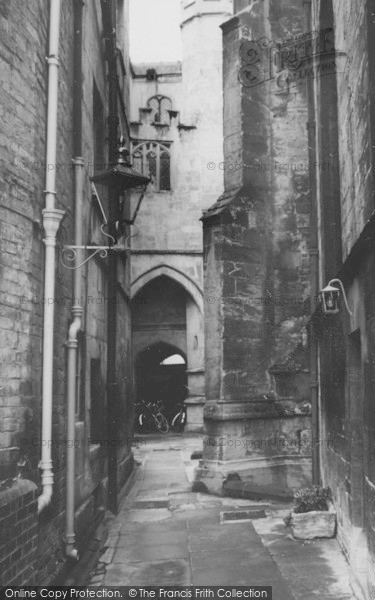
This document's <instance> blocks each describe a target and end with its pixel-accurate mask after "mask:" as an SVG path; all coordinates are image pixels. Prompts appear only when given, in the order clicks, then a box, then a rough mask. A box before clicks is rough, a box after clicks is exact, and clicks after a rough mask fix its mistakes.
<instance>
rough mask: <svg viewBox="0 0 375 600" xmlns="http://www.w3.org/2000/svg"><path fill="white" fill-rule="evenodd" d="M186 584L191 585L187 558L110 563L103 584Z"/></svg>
mask: <svg viewBox="0 0 375 600" xmlns="http://www.w3.org/2000/svg"><path fill="white" fill-rule="evenodd" d="M176 582H178V585H182V586H186V585H191V572H190V563H189V561H188V560H166V561H163V560H162V561H150V562H143V563H134V562H129V563H127V564H126V568H124V565H120V564H111V565H110V566H109V567H108V569H107V572H106V575H105V577H104V580H103V583H104V585H112V586H121V585H131V586H147V585H150V586H161V585H163V586H167V585H170V586H173V585H176Z"/></svg>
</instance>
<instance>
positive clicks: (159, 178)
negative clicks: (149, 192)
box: [133, 142, 171, 191]
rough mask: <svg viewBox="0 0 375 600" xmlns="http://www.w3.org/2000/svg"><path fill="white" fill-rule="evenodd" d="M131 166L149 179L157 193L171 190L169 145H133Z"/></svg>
mask: <svg viewBox="0 0 375 600" xmlns="http://www.w3.org/2000/svg"><path fill="white" fill-rule="evenodd" d="M133 166H134V168H135V169H136V170H137V171H140V172H141V173H143V175H146V177H150V179H151V183H152V185H153V186H154V188H155V189H156V190H158V191H169V190H170V189H171V155H170V144H168V143H164V144H161V143H160V142H142V143H141V144H138V145H135V144H134V145H133Z"/></svg>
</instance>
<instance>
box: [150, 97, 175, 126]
mask: <svg viewBox="0 0 375 600" xmlns="http://www.w3.org/2000/svg"><path fill="white" fill-rule="evenodd" d="M147 106H148V108H151V109H152V114H153V121H154V123H160V124H162V125H169V120H170V119H169V112H168V111H170V110H172V101H171V100H170V98H167V97H166V96H160V95H157V96H153V97H152V98H150V99H149V100H148V102H147Z"/></svg>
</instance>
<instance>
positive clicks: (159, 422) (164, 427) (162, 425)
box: [154, 412, 169, 433]
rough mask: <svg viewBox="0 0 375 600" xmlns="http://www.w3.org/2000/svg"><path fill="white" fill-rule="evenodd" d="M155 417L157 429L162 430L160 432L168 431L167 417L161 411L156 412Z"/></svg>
mask: <svg viewBox="0 0 375 600" xmlns="http://www.w3.org/2000/svg"><path fill="white" fill-rule="evenodd" d="M154 418H155V425H156V428H157V430H158V431H160V433H168V431H169V423H168V421H167V418H166V417H165V416H164V415H163V414H162V413H161V412H159V413H156V415H154Z"/></svg>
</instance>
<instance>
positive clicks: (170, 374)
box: [136, 342, 187, 417]
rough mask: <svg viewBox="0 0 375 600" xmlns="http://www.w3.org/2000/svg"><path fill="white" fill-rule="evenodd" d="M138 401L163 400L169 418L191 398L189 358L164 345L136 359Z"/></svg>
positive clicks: (157, 346)
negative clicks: (188, 383) (188, 388)
mask: <svg viewBox="0 0 375 600" xmlns="http://www.w3.org/2000/svg"><path fill="white" fill-rule="evenodd" d="M136 386H137V399H138V400H141V399H142V400H145V401H146V402H148V401H161V402H162V404H163V407H164V411H165V414H166V416H167V417H173V416H174V414H175V412H176V409H177V406H179V405H180V404H181V403H182V402H183V401H184V400H185V398H186V396H187V373H186V358H185V356H184V355H183V353H182V352H181V350H180V349H179V348H176V347H175V346H171V345H170V344H166V343H164V342H160V343H156V344H153V345H152V346H148V347H147V348H145V349H144V350H143V351H142V352H140V353H139V354H138V356H137V358H136Z"/></svg>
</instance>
